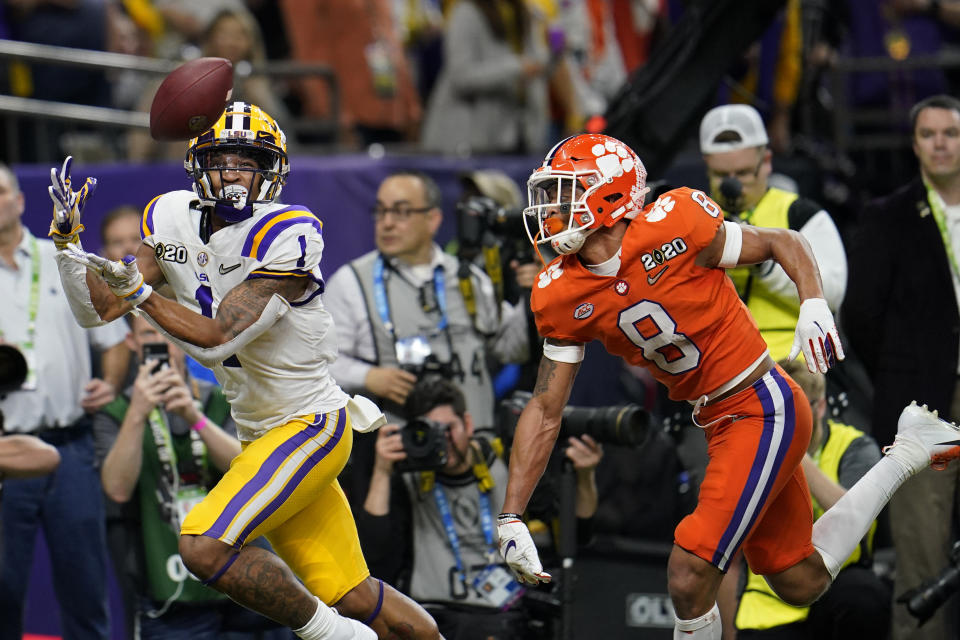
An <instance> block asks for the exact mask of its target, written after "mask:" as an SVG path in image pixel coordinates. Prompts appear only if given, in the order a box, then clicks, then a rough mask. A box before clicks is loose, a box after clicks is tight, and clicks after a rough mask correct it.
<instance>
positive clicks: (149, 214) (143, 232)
mask: <svg viewBox="0 0 960 640" xmlns="http://www.w3.org/2000/svg"><path fill="white" fill-rule="evenodd" d="M160 195H163V194H160ZM159 199H160V196H157V197H156V198H154V199H153V200H151V201H150V203H149V204H148V205H147V208H146V209H144V210H143V220H141V221H140V239H141V240H143V239H144V238H146V237H147V236H152V235H153V234H154V232H155V229H154V226H153V210H154V209H155V208H156V207H157V200H159Z"/></svg>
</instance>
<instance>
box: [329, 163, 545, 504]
mask: <svg viewBox="0 0 960 640" xmlns="http://www.w3.org/2000/svg"><path fill="white" fill-rule="evenodd" d="M372 214H373V218H374V233H375V240H376V246H377V249H376V250H375V251H371V252H370V253H367V254H365V255H363V256H360V257H359V258H356V259H355V260H353V261H351V262H350V263H348V264H346V265H344V266H343V267H341V268H340V269H338V270H337V272H336V273H334V274H333V277H331V278H330V280H329V282H327V287H326V291H325V293H324V303H325V306H326V308H327V309H328V310H329V311H330V313H331V315H332V316H333V318H334V321H335V323H336V328H337V338H338V342H339V350H340V351H339V357H338V358H337V360H336V362H334V363H333V364H331V365H330V372H331V374H332V375H333V376H334V378H335V379H336V380H337V382H338V383H339V384H340V385H341V387H343V389H344V390H345V391H347V392H349V393H364V394H366V395H374V396H376V397H377V399H378V400H379V404H380V405H381V407H383V409H384V411H385V413H386V414H387V417H388V418H390V419H392V420H396V416H398V415H399V414H401V412H402V407H403V403H404V401H405V400H406V398H407V394H408V393H410V390H411V389H412V388H413V385H414V383H416V381H417V379H418V378H419V377H420V376H421V375H423V374H426V373H439V374H441V375H443V376H445V377H447V378H449V379H451V380H454V381H455V382H456V383H457V384H458V385H459V386H460V388H461V389H462V391H463V394H464V396H465V398H466V403H467V409H468V410H469V411H470V413H471V414H472V415H473V416H474V419H475V420H476V423H477V426H478V429H485V428H489V427H491V426H492V424H493V405H494V394H493V385H492V382H491V377H490V371H489V370H488V366H487V363H488V359H489V358H492V359H494V360H496V361H499V362H520V361H524V360H525V359H526V357H527V347H528V341H527V317H526V312H525V310H524V308H523V306H522V305H518V306H517V307H510V306H509V305H502V306H501V305H500V304H499V303H498V301H497V297H496V294H495V292H494V288H493V285H492V283H491V281H490V278H489V277H488V276H487V274H485V273H484V272H483V270H482V269H480V268H479V267H477V266H476V265H473V264H466V265H465V263H463V262H461V261H460V260H458V259H457V258H456V257H454V256H452V255H449V254H446V253H444V252H443V251H441V249H440V247H439V246H438V245H437V244H436V242H435V241H434V237H435V235H436V233H437V230H438V229H439V228H440V223H441V221H442V219H443V212H442V210H441V199H440V189H439V187H437V184H436V182H434V180H433V179H432V178H430V177H429V176H427V175H426V174H423V173H420V172H415V171H398V172H396V173H393V174H391V175H390V176H388V177H387V178H385V179H384V180H383V182H382V183H381V184H380V187H379V189H378V190H377V196H376V202H375V203H374V206H373V211H372ZM464 265H465V266H464ZM372 464H373V438H372V437H364V436H360V437H358V438H356V440H355V441H354V451H353V454H352V456H351V464H350V469H349V471H348V472H346V473H345V475H348V476H349V477H346V478H342V479H341V482H342V483H343V485H344V489H345V490H346V491H347V495H348V496H351V499H353V497H354V496H363V495H365V494H366V480H367V479H368V478H369V477H370V470H371V468H372Z"/></svg>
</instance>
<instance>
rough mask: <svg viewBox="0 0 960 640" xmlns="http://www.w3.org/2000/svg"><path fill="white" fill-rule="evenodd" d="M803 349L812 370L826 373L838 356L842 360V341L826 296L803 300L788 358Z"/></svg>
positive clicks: (808, 365)
mask: <svg viewBox="0 0 960 640" xmlns="http://www.w3.org/2000/svg"><path fill="white" fill-rule="evenodd" d="M801 351H802V352H803V357H804V359H805V360H806V361H807V369H808V370H809V371H810V373H816V372H817V371H818V370H819V371H820V373H826V372H827V370H829V369H830V367H832V366H834V365H835V364H836V363H837V361H838V360H843V359H844V357H845V356H844V355H843V345H841V344H840V335H839V334H838V333H837V324H836V323H835V322H834V320H833V314H832V313H830V307H828V306H827V301H826V300H824V299H823V298H807V299H806V300H804V301H803V302H802V303H801V304H800V317H799V318H798V319H797V332H796V333H795V334H794V336H793V348H792V349H790V355H788V356H787V359H788V360H793V359H794V358H796V357H797V355H799V354H800V352H801Z"/></svg>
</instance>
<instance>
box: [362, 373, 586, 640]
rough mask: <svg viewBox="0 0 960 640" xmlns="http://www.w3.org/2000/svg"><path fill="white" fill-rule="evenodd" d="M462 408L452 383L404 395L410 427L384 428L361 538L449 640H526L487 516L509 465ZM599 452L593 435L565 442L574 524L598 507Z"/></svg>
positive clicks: (373, 559)
mask: <svg viewBox="0 0 960 640" xmlns="http://www.w3.org/2000/svg"><path fill="white" fill-rule="evenodd" d="M465 406H466V405H465V401H464V396H463V393H462V392H461V391H460V389H459V388H458V387H457V386H456V385H455V384H454V383H452V382H451V381H449V380H447V379H445V378H442V377H440V376H428V377H426V378H424V379H423V380H421V381H420V382H418V383H417V385H416V386H415V387H414V388H413V390H412V391H411V393H410V395H409V397H408V399H407V402H406V405H405V413H406V415H407V417H408V418H409V419H410V420H411V421H410V422H408V424H407V425H406V426H404V427H400V426H399V425H396V424H388V425H386V426H384V427H383V428H381V429H380V432H379V434H378V437H377V443H376V462H375V465H374V469H373V473H372V475H371V478H370V489H369V492H368V493H367V496H366V500H365V502H364V504H363V507H362V509H359V510H358V511H359V513H357V514H356V520H357V529H358V530H359V533H360V541H361V544H362V545H363V548H364V550H365V552H366V554H367V562H368V564H369V565H370V568H371V570H372V571H375V572H376V573H377V575H382V576H385V577H387V578H388V579H391V581H392V582H393V583H394V584H397V585H398V586H400V587H401V588H405V591H406V592H407V593H409V594H410V596H412V597H413V599H414V600H417V601H418V602H420V603H421V604H424V606H426V608H427V610H428V611H429V612H430V613H431V615H433V617H434V618H435V619H436V621H437V625H438V627H439V628H440V632H441V633H442V634H443V636H444V637H445V638H446V639H447V640H473V639H474V638H476V639H478V640H480V639H483V640H486V639H487V638H491V637H493V638H496V640H510V639H513V638H516V639H520V638H529V637H530V633H529V631H528V630H527V616H526V613H525V612H524V610H523V608H522V607H521V606H520V603H519V596H520V595H521V594H522V589H521V587H520V585H519V584H518V583H517V582H516V581H515V580H514V579H513V577H512V575H511V574H510V572H509V571H508V570H507V568H506V566H505V565H503V564H502V561H501V559H500V558H499V556H498V555H497V553H496V551H497V540H496V532H495V527H494V525H493V517H494V509H495V508H496V505H498V504H500V503H501V501H502V500H503V495H504V490H505V489H506V480H507V465H506V463H505V462H504V461H503V459H502V458H501V456H500V455H499V453H500V452H498V451H497V450H496V444H493V445H491V444H490V443H489V442H488V440H486V439H484V438H474V437H473V428H474V423H473V418H472V417H471V416H470V414H469V413H468V412H467V411H466V408H465ZM404 431H407V432H408V433H410V434H416V437H415V438H411V437H410V436H409V435H408V436H407V437H406V438H404V436H403V432H404ZM430 443H437V444H436V445H435V447H434V446H431V445H430ZM405 445H406V446H405ZM411 449H413V452H412V453H413V455H410V450H411ZM438 450H441V451H442V452H441V451H438ZM602 455H603V451H602V449H601V447H600V445H599V444H598V443H597V442H595V441H594V440H593V439H592V438H590V436H586V435H585V436H583V437H582V438H580V439H577V438H570V440H569V447H568V448H567V449H566V456H567V457H568V458H569V459H570V460H571V461H572V462H573V466H574V468H575V469H576V470H577V506H576V515H577V517H578V518H580V519H586V518H590V517H592V516H593V513H594V511H596V506H597V493H596V485H595V482H594V469H595V468H596V466H597V463H599V461H600V458H601V457H602ZM411 462H412V464H411ZM426 467H430V468H429V469H427V468H426Z"/></svg>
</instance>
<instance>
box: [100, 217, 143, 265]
mask: <svg viewBox="0 0 960 640" xmlns="http://www.w3.org/2000/svg"><path fill="white" fill-rule="evenodd" d="M141 219H142V215H141V212H140V210H139V209H137V207H135V206H133V205H132V204H124V205H120V206H119V207H116V208H114V209H111V210H110V211H108V212H107V214H106V215H105V216H103V220H101V221H100V252H101V253H102V254H103V256H104V257H105V258H108V259H110V260H120V259H121V258H123V257H124V256H126V255H131V256H135V255H137V250H138V249H139V248H140V245H141V244H143V240H141V239H140V221H141Z"/></svg>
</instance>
